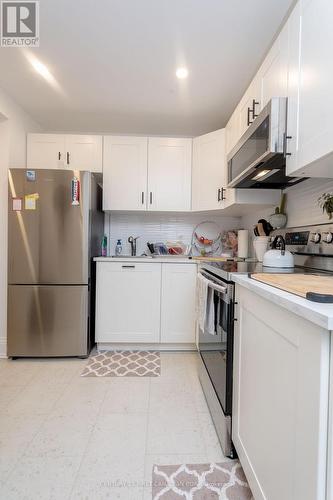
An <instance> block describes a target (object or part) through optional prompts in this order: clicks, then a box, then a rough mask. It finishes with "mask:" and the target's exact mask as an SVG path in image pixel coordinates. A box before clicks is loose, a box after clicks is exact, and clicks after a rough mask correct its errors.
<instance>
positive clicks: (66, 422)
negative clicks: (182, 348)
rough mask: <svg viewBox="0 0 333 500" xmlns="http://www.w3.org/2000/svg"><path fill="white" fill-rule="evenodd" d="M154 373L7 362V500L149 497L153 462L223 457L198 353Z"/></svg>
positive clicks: (0, 453) (0, 399) (1, 363)
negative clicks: (92, 373) (95, 374)
mask: <svg viewBox="0 0 333 500" xmlns="http://www.w3.org/2000/svg"><path fill="white" fill-rule="evenodd" d="M161 358H162V374H161V376H160V377H156V378H121V377H117V378H113V377H112V378H82V377H80V373H81V371H82V369H83V367H84V365H85V363H86V361H85V360H77V359H71V360H17V361H10V360H0V499H6V500H12V499H24V500H28V499H33V500H37V499H43V500H48V499H56V500H58V499H59V500H65V499H87V500H95V499H96V500H103V499H105V498H107V499H111V500H114V499H124V500H142V499H144V500H146V499H151V487H150V485H149V483H150V481H151V471H152V465H153V464H154V463H159V464H178V463H207V462H210V461H222V460H224V457H223V454H222V451H221V448H220V446H219V443H218V439H217V436H216V433H215V429H214V427H213V424H212V421H211V418H210V415H209V413H208V409H207V406H206V402H205V399H204V396H203V393H202V390H201V387H200V383H199V381H198V378H197V371H196V354H194V353H184V354H183V353H162V354H161Z"/></svg>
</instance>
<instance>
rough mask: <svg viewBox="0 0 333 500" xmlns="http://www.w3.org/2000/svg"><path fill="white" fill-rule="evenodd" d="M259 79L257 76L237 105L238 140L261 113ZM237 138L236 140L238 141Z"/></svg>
mask: <svg viewBox="0 0 333 500" xmlns="http://www.w3.org/2000/svg"><path fill="white" fill-rule="evenodd" d="M261 100H262V99H261V78H260V75H259V74H257V75H256V76H255V77H254V79H253V80H252V82H251V84H250V86H249V88H248V89H247V91H246V92H245V94H244V96H243V98H242V100H241V101H240V103H239V106H238V109H239V112H238V119H239V128H238V130H239V133H238V138H240V137H241V136H242V135H243V134H244V132H245V131H246V129H247V128H248V127H249V126H250V125H251V123H253V121H254V120H255V119H256V117H257V116H258V114H259V113H260V111H261ZM238 138H237V140H238Z"/></svg>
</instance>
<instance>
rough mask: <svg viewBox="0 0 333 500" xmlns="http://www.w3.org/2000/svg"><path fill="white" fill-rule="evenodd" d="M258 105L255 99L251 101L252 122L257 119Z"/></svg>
mask: <svg viewBox="0 0 333 500" xmlns="http://www.w3.org/2000/svg"><path fill="white" fill-rule="evenodd" d="M258 105H259V102H258V101H256V100H255V99H253V101H252V118H253V120H254V119H255V118H257V116H258V115H257V113H256V106H258Z"/></svg>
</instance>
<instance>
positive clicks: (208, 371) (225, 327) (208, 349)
mask: <svg viewBox="0 0 333 500" xmlns="http://www.w3.org/2000/svg"><path fill="white" fill-rule="evenodd" d="M199 273H201V274H202V275H203V276H204V277H205V278H207V279H208V280H209V284H208V287H211V289H212V293H213V294H214V332H213V333H212V332H211V333H209V332H208V331H207V330H206V328H204V330H201V329H200V328H199V342H198V344H199V353H200V367H199V378H200V381H201V385H202V388H203V391H204V394H205V397H206V400H207V404H208V407H209V409H210V413H211V415H212V418H213V421H214V424H215V428H216V431H217V434H218V437H219V440H220V442H221V446H222V449H223V452H224V454H225V455H226V456H229V457H234V455H235V451H234V448H233V445H232V442H231V413H232V370H233V364H232V360H233V338H234V284H233V283H232V282H228V281H225V280H223V279H222V278H221V277H219V276H218V275H216V274H214V273H213V272H211V271H208V270H206V269H203V268H200V269H199ZM221 286H222V287H224V288H225V291H224V292H221V291H220V290H221V288H220V287H221Z"/></svg>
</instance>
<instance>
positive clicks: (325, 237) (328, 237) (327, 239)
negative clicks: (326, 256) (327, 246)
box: [322, 231, 333, 243]
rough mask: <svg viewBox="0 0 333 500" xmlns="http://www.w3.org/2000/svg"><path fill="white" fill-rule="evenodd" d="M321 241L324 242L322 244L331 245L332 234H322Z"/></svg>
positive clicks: (329, 232)
mask: <svg viewBox="0 0 333 500" xmlns="http://www.w3.org/2000/svg"><path fill="white" fill-rule="evenodd" d="M322 240H323V241H324V243H332V241H333V233H331V231H328V232H327V233H323V235H322Z"/></svg>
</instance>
